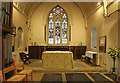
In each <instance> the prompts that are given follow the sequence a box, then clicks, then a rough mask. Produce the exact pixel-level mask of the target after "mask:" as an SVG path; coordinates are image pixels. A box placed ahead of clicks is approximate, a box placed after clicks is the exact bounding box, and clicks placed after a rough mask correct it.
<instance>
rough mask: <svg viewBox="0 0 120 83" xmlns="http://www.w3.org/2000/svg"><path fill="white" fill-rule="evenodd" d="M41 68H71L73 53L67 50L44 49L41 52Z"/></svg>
mask: <svg viewBox="0 0 120 83" xmlns="http://www.w3.org/2000/svg"><path fill="white" fill-rule="evenodd" d="M42 67H43V68H50V69H51V68H65V69H71V68H73V53H72V52H69V51H46V52H43V53H42Z"/></svg>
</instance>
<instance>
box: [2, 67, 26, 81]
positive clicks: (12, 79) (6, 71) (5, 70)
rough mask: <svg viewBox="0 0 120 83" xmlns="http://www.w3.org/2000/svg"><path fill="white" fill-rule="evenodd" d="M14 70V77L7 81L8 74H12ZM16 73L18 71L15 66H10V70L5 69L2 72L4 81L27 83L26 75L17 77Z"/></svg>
mask: <svg viewBox="0 0 120 83" xmlns="http://www.w3.org/2000/svg"><path fill="white" fill-rule="evenodd" d="M12 70H14V75H13V76H12V77H10V78H9V79H7V80H6V79H5V74H6V73H8V72H10V71H12ZM16 72H17V70H16V69H15V66H14V65H13V66H10V67H8V68H5V69H3V70H2V73H3V81H5V82H12V81H14V82H20V81H23V80H24V81H25V82H26V76H25V75H17V74H16Z"/></svg>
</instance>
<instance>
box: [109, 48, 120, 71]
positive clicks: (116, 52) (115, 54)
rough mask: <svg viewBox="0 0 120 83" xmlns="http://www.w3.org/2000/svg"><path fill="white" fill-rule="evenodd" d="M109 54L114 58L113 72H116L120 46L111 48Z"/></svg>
mask: <svg viewBox="0 0 120 83" xmlns="http://www.w3.org/2000/svg"><path fill="white" fill-rule="evenodd" d="M107 53H108V55H109V56H110V57H111V58H112V59H113V68H112V73H115V60H116V59H118V58H119V56H120V48H119V49H117V48H109V51H108V52H107Z"/></svg>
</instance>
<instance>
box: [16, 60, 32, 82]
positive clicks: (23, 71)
mask: <svg viewBox="0 0 120 83" xmlns="http://www.w3.org/2000/svg"><path fill="white" fill-rule="evenodd" d="M15 66H16V69H17V68H18V67H21V66H22V68H23V70H22V71H20V72H17V74H18V75H26V79H27V80H28V75H29V74H31V80H32V70H24V63H23V62H20V63H19V64H17V65H15Z"/></svg>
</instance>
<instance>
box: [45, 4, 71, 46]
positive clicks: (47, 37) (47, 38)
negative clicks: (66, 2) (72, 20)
mask: <svg viewBox="0 0 120 83" xmlns="http://www.w3.org/2000/svg"><path fill="white" fill-rule="evenodd" d="M56 7H60V6H59V5H57V6H55V7H54V8H56ZM54 8H52V10H51V11H50V13H51V12H52V11H53V9H54ZM60 8H62V7H60ZM62 9H63V11H64V12H65V14H66V16H67V13H66V11H65V10H64V8H62ZM50 13H49V15H48V22H47V23H48V24H47V26H46V27H47V28H46V32H47V33H46V41H47V44H50V43H49V35H48V31H49V21H50V18H49V16H50ZM57 18H59V17H56V19H57ZM61 18H62V17H61ZM56 19H55V20H54V19H53V22H54V37H53V38H54V40H53V41H54V43H53V44H52V45H54V44H55V45H61V44H63V43H62V22H63V20H60V25H61V27H60V35H61V36H60V44H58V43H55V21H56ZM66 21H67V43H65V44H64V45H67V44H68V43H69V34H70V33H69V22H68V16H67V18H66Z"/></svg>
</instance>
